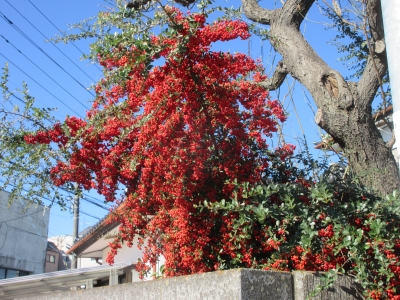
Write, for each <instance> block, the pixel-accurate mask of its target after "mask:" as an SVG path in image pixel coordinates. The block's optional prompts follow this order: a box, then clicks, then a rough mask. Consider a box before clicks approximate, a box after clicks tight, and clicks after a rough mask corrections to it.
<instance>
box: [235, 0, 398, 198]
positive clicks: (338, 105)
mask: <svg viewBox="0 0 400 300" xmlns="http://www.w3.org/2000/svg"><path fill="white" fill-rule="evenodd" d="M242 3H243V6H244V11H245V14H246V16H247V17H248V18H250V19H252V20H253V21H256V22H260V23H262V24H269V25H270V31H269V37H270V42H271V44H272V46H273V47H274V48H275V50H276V51H278V52H279V53H280V54H281V55H282V57H283V60H282V61H281V62H280V63H279V64H278V67H277V69H276V71H275V73H274V75H273V77H272V78H269V79H268V80H266V81H265V82H264V83H263V86H265V87H266V88H268V89H270V90H273V89H276V88H277V87H278V86H279V85H280V84H281V83H282V81H283V79H284V77H285V76H286V75H287V74H290V75H291V76H293V77H294V78H295V79H297V80H298V81H299V82H300V83H301V84H303V85H304V86H305V87H306V88H307V89H308V91H309V92H310V94H311V95H312V97H313V99H314V101H315V103H316V105H317V107H318V112H317V114H316V122H317V124H318V125H319V126H320V127H321V128H323V129H324V130H325V131H326V132H328V133H329V134H330V135H331V136H332V138H333V139H334V141H335V142H337V143H338V144H339V145H340V146H341V148H342V150H343V151H344V154H345V156H346V157H347V158H348V161H349V163H350V165H351V167H352V169H353V171H354V172H355V173H356V175H357V176H358V179H359V181H360V183H362V184H364V185H366V186H368V187H371V188H373V189H375V190H376V191H377V192H379V193H381V194H387V193H391V192H392V191H393V190H394V189H398V188H399V187H400V178H399V172H398V168H397V164H396V162H395V160H394V157H393V155H392V152H391V148H390V147H386V145H385V143H384V141H383V139H382V137H381V135H380V133H379V131H378V129H377V128H376V126H375V124H374V120H373V119H372V114H371V103H372V101H373V99H374V97H375V95H376V92H377V90H378V87H379V82H380V79H381V78H382V77H383V76H384V74H385V73H386V71H387V63H386V54H385V52H384V51H383V52H381V53H373V57H370V58H369V59H368V62H367V66H366V69H365V71H364V73H363V76H362V77H361V79H360V80H359V82H358V83H355V82H350V81H349V82H346V81H345V80H344V78H343V76H342V75H341V74H340V73H339V72H337V71H335V70H333V69H331V68H330V67H329V66H328V65H327V64H326V63H325V62H324V61H323V60H322V59H321V58H320V57H319V56H318V55H317V53H316V52H315V51H314V49H313V48H312V47H311V46H310V45H309V44H308V42H307V41H306V40H305V39H304V37H303V35H302V34H301V33H300V31H299V27H300V24H301V22H302V20H303V17H304V16H305V15H306V14H307V12H308V10H309V8H310V7H311V6H312V4H313V3H314V0H287V1H286V2H285V4H284V5H283V7H282V8H280V9H276V10H267V9H263V8H261V7H260V6H259V5H258V3H257V1H256V0H242ZM367 9H368V12H369V24H370V27H371V31H372V33H373V34H372V36H373V38H374V41H378V40H383V25H382V18H381V8H380V2H379V0H369V1H368V7H367Z"/></svg>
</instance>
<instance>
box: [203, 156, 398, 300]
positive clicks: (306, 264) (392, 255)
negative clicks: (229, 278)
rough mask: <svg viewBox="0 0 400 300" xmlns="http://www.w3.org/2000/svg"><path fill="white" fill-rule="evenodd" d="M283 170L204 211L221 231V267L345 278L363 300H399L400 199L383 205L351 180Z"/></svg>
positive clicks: (239, 187) (240, 186)
mask: <svg viewBox="0 0 400 300" xmlns="http://www.w3.org/2000/svg"><path fill="white" fill-rule="evenodd" d="M281 164H283V165H285V166H289V165H290V159H289V160H287V161H286V163H283V162H282V163H281ZM281 170H285V171H284V174H283V175H281V176H276V175H277V174H275V178H277V179H278V181H275V182H274V183H271V184H269V185H256V186H250V185H248V184H246V183H245V184H237V185H236V189H235V197H233V198H232V199H230V200H229V201H226V200H223V201H220V202H218V203H213V204H208V203H207V204H206V205H203V208H204V209H210V211H212V212H218V213H220V214H221V219H222V221H223V222H224V223H225V226H224V227H223V229H222V230H221V231H222V232H221V244H220V247H221V249H222V251H221V253H220V254H219V255H218V257H217V259H216V260H217V264H218V267H219V268H220V269H230V268H236V267H251V268H262V269H271V270H274V269H276V270H285V271H292V270H309V271H330V273H328V274H327V276H330V275H331V273H336V274H337V273H343V274H349V275H354V276H355V277H356V278H357V281H359V282H360V283H361V284H362V286H363V288H364V289H365V296H367V297H368V298H372V299H387V298H390V299H400V296H399V294H400V293H399V292H400V291H398V290H396V287H397V288H398V286H399V284H400V259H399V258H400V232H399V230H400V218H399V217H400V197H399V195H398V193H397V192H393V194H392V195H389V196H387V197H386V198H385V199H382V198H380V197H378V196H376V195H375V194H373V193H371V192H369V191H368V190H367V189H365V188H363V187H360V186H359V185H358V184H356V183H355V181H354V180H352V179H347V178H344V179H343V178H337V180H335V181H333V182H332V180H330V181H331V182H329V181H328V180H326V178H329V176H326V175H329V174H327V173H325V174H324V175H325V176H324V178H323V179H322V180H320V181H318V182H310V181H309V180H304V179H302V178H301V177H298V176H296V174H298V172H299V171H300V173H301V174H303V171H302V170H296V168H293V167H292V168H289V169H287V168H282V169H281ZM287 174H290V175H291V176H289V177H288V176H287ZM279 178H281V179H280V180H279ZM282 178H283V180H282ZM290 180H291V181H290Z"/></svg>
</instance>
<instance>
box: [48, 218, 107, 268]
mask: <svg viewBox="0 0 400 300" xmlns="http://www.w3.org/2000/svg"><path fill="white" fill-rule="evenodd" d="M90 229H91V226H90V227H88V228H86V229H85V230H83V231H81V232H80V233H79V237H83V236H85V235H86V234H87V232H88V231H90ZM73 240H74V239H73V237H72V235H61V236H52V237H49V238H48V241H49V242H52V243H53V244H54V245H55V246H56V247H57V249H58V250H59V252H60V254H61V256H62V258H61V257H60V260H61V259H62V263H63V265H64V267H65V268H64V269H62V268H60V269H59V270H69V269H71V268H72V263H73V260H74V259H75V257H74V256H72V255H67V254H66V252H67V251H68V250H69V249H70V248H71V246H72V244H73ZM76 259H77V267H78V268H89V267H95V266H98V265H99V262H100V263H101V260H100V261H97V262H96V261H95V260H94V259H91V258H83V257H77V258H76Z"/></svg>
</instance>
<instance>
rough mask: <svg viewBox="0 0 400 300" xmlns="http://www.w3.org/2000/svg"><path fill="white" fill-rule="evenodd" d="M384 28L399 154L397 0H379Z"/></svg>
mask: <svg viewBox="0 0 400 300" xmlns="http://www.w3.org/2000/svg"><path fill="white" fill-rule="evenodd" d="M381 5H382V16H383V26H384V29H385V44H386V55H387V59H388V64H389V76H390V87H391V90H392V100H393V124H394V130H395V136H396V143H395V144H394V146H393V148H397V153H398V155H399V152H400V151H398V150H399V147H398V146H399V145H400V59H399V57H400V3H399V0H381Z"/></svg>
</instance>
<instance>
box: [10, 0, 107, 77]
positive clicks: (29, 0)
mask: <svg viewBox="0 0 400 300" xmlns="http://www.w3.org/2000/svg"><path fill="white" fill-rule="evenodd" d="M6 1H7V0H6ZM28 2H29V3H30V4H31V5H32V6H33V7H34V8H36V10H37V11H38V12H39V13H40V14H41V15H42V16H43V17H44V18H45V19H46V20H47V21H49V23H50V24H51V25H53V27H54V28H55V29H57V30H58V31H59V32H60V33H61V34H62V35H63V36H64V37H65V36H66V35H65V34H64V32H62V31H61V30H60V29H59V28H58V27H57V26H56V25H55V24H54V23H53V22H52V21H51V20H50V19H49V18H48V17H47V16H46V15H45V14H44V13H43V12H42V11H41V10H40V9H39V8H37V7H36V5H35V4H33V3H32V2H31V0H28ZM70 43H71V45H72V46H74V47H75V48H76V49H77V50H78V51H79V52H80V53H82V54H83V55H84V53H83V51H82V50H81V49H79V47H77V46H76V45H75V43H73V42H70ZM94 66H95V67H96V68H97V69H98V70H99V71H101V69H100V68H99V67H98V66H97V65H94Z"/></svg>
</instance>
